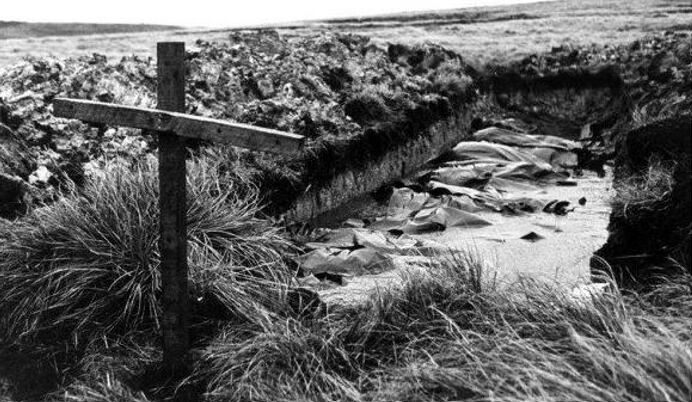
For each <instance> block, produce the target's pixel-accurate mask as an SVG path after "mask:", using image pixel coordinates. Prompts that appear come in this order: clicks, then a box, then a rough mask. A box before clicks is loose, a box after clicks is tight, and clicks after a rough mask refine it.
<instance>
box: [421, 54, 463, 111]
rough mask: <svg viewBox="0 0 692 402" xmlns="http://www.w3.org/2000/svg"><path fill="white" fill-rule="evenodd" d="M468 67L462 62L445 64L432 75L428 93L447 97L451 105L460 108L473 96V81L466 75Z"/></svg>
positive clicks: (454, 60) (450, 61)
mask: <svg viewBox="0 0 692 402" xmlns="http://www.w3.org/2000/svg"><path fill="white" fill-rule="evenodd" d="M465 70H466V67H465V66H464V65H463V63H462V62H461V61H460V60H457V59H452V60H448V61H445V62H443V63H442V64H441V65H440V66H439V67H438V68H437V69H436V70H434V72H433V73H432V74H431V75H430V77H429V79H430V82H431V83H430V86H429V89H428V92H430V93H434V94H439V95H442V96H445V97H447V99H449V101H450V103H451V104H452V105H455V106H460V105H461V104H462V103H463V102H465V101H466V100H468V99H470V98H471V96H472V94H473V89H474V85H473V79H472V78H471V77H469V76H468V75H467V74H466V73H465Z"/></svg>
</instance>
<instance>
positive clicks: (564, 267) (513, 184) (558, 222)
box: [303, 132, 614, 303]
mask: <svg viewBox="0 0 692 402" xmlns="http://www.w3.org/2000/svg"><path fill="white" fill-rule="evenodd" d="M479 133H480V132H479ZM507 133H508V132H502V133H500V134H503V135H504V134H507ZM525 138H529V136H526V137H524V134H523V133H522V134H521V135H519V136H517V133H514V134H511V135H509V136H508V137H506V138H505V137H503V138H502V139H501V140H502V141H504V143H505V144H507V143H508V142H513V141H515V142H516V141H517V140H521V141H524V140H525ZM540 140H541V141H543V142H542V144H544V145H545V141H546V140H548V141H551V140H552V138H547V139H546V138H540ZM465 144H466V145H465V146H459V147H458V149H457V148H455V149H456V150H457V151H459V150H462V149H472V150H473V152H471V154H472V155H473V156H478V158H479V159H478V160H479V162H476V161H475V160H474V161H471V163H469V161H467V160H464V158H466V156H468V155H467V154H463V153H460V152H457V154H458V155H457V156H458V157H459V158H458V159H457V160H458V161H461V162H453V163H457V164H458V163H461V164H462V165H464V166H463V167H461V168H460V169H459V170H457V171H455V172H453V173H454V174H453V175H448V177H447V180H448V181H447V183H445V184H452V183H457V181H458V180H461V181H460V182H461V183H464V180H465V179H463V177H465V176H464V175H468V174H469V173H471V174H477V173H478V174H481V173H482V174H485V176H484V177H490V176H492V177H493V178H492V179H490V181H489V182H488V183H493V180H497V184H496V185H495V187H497V188H501V187H504V188H505V189H507V188H509V190H507V191H506V192H504V191H499V192H498V191H495V190H496V188H493V186H490V185H489V184H488V185H486V186H485V190H482V194H478V193H477V192H475V191H476V190H468V189H469V188H472V186H471V185H470V184H468V185H469V187H464V185H463V184H462V185H459V186H457V187H455V186H452V187H450V188H452V192H453V193H452V194H449V195H439V194H437V195H431V193H433V192H434V189H433V188H434V187H435V186H437V184H435V183H438V182H436V180H443V178H442V175H438V176H435V175H434V174H433V176H432V177H433V179H431V180H430V181H429V182H427V184H424V185H423V188H422V189H418V190H416V191H412V190H411V189H410V188H408V187H407V188H405V189H404V190H403V191H402V190H394V192H395V194H394V195H393V196H392V198H391V199H390V202H389V206H388V207H386V208H381V209H382V211H381V212H385V211H386V212H385V215H386V216H385V217H384V218H381V219H380V220H379V221H378V222H379V223H378V222H371V224H370V225H368V226H369V227H366V228H351V229H340V230H337V231H332V232H331V233H332V235H331V237H329V236H328V237H327V239H326V240H325V239H324V238H323V239H322V240H320V241H322V242H323V243H320V241H318V242H316V243H312V246H311V247H313V248H314V249H315V250H316V251H313V252H312V254H308V256H311V257H310V258H309V259H308V260H307V261H306V262H305V263H304V267H305V268H306V269H307V271H309V272H312V273H313V274H315V275H316V276H310V277H309V278H305V280H304V281H303V284H305V285H308V286H312V287H314V288H316V289H317V290H318V291H319V293H320V295H321V297H322V298H323V299H324V300H325V301H327V302H328V303H329V302H332V303H334V302H339V303H343V302H354V301H358V300H360V299H362V297H364V296H365V295H367V294H369V293H371V292H372V291H373V290H376V289H378V288H380V289H382V288H386V287H392V286H396V285H397V284H400V283H402V278H403V275H405V274H406V272H409V271H410V270H426V265H427V266H429V264H430V261H431V260H433V261H434V260H435V259H436V258H444V255H445V253H446V255H449V250H460V251H462V252H465V253H467V254H468V255H470V256H471V257H472V258H473V259H475V260H477V261H480V262H481V263H482V265H483V267H484V280H485V281H487V282H492V283H494V284H496V285H497V286H500V287H502V286H506V285H507V284H511V283H515V282H516V281H517V279H518V278H520V277H528V278H531V279H535V280H540V281H549V282H553V283H559V284H560V285H564V286H566V287H568V288H574V287H577V286H580V285H584V284H586V283H588V282H589V280H590V272H589V261H590V259H591V257H592V255H593V253H594V251H596V250H597V249H599V248H600V247H601V246H602V245H603V244H604V243H605V242H606V239H607V236H608V231H607V226H608V221H609V215H610V201H611V198H612V197H613V195H614V192H613V190H612V175H611V172H609V171H606V175H605V177H598V176H597V175H596V174H595V173H593V172H588V171H587V172H584V173H583V174H581V175H578V176H574V175H573V177H570V178H569V179H568V180H549V181H542V180H536V181H532V180H526V173H527V172H534V171H536V167H537V166H540V167H541V169H544V171H543V172H542V173H541V174H540V175H536V177H546V176H545V174H546V170H545V169H548V170H547V171H548V172H549V173H550V174H553V173H554V174H556V175H557V174H558V173H557V172H565V170H564V169H563V168H562V166H560V167H555V165H553V167H551V165H550V163H549V164H547V165H545V163H544V160H543V159H540V158H539V159H540V160H534V159H531V161H535V165H533V164H527V163H525V162H524V161H522V162H521V163H518V164H513V163H514V162H510V163H507V162H505V161H504V160H502V161H501V162H499V164H498V161H497V160H493V161H492V162H491V165H490V166H491V167H492V169H494V170H492V171H493V173H492V174H490V173H487V170H488V168H487V167H484V166H487V165H485V164H487V160H488V159H487V157H488V154H487V153H484V152H485V147H486V145H487V144H491V143H488V142H483V143H476V144H481V145H482V147H481V148H483V150H484V152H483V153H480V154H479V153H478V152H477V148H478V147H475V146H472V145H473V143H468V142H467V143H465ZM492 144H493V145H492V146H491V147H493V148H492V149H491V151H496V150H497V151H500V153H502V155H501V156H507V155H508V157H510V158H514V157H521V158H529V159H530V158H532V156H531V154H530V153H531V152H533V154H535V155H539V156H541V157H542V156H543V155H545V150H546V149H547V150H549V151H550V152H552V153H553V155H555V152H554V151H555V149H554V148H535V147H534V148H531V147H525V146H524V147H522V146H512V147H511V151H512V152H514V151H517V152H520V153H521V155H518V156H517V155H513V154H512V155H509V154H508V151H510V149H508V148H507V147H506V146H505V145H497V143H492ZM568 145H569V144H568ZM560 146H562V145H560ZM570 146H571V145H570ZM503 147H504V148H503ZM537 149H538V150H539V152H536V150H537ZM567 154H570V152H569V151H564V152H563V151H560V152H558V154H557V155H558V156H562V155H567ZM493 157H494V156H493ZM547 160H555V159H554V156H553V157H549V158H548V159H547ZM532 163H533V162H532ZM495 164H497V166H500V168H499V169H498V168H496V165H495ZM447 166H449V163H447ZM508 166H519V167H520V168H521V169H519V170H516V169H509V170H508V169H507V167H508ZM546 166H547V167H546ZM445 169H449V168H442V169H441V170H440V168H438V169H437V170H433V171H432V172H440V171H445ZM452 169H456V168H452ZM553 169H554V171H553ZM508 171H509V172H510V174H515V173H517V172H518V176H503V175H506V174H507V172H508ZM447 172H449V170H447ZM479 172H481V173H479ZM561 174H562V173H561ZM435 177H437V178H435ZM460 177H461V178H462V179H459V178H460ZM507 177H509V178H507ZM404 181H405V180H404ZM414 181H415V180H414ZM466 183H471V182H466ZM438 184H439V183H438ZM414 187H415V186H414ZM426 189H427V190H426ZM467 190H468V191H470V192H471V196H469V195H468V194H465V193H466V191H467ZM488 190H489V192H488ZM397 191H400V193H399V195H398V196H397V194H396V193H397ZM426 197H427V198H426ZM421 199H422V200H423V201H421ZM450 200H451V202H450ZM514 200H530V204H531V205H533V203H536V204H537V205H539V206H538V207H537V208H536V207H535V206H534V208H530V209H531V212H525V211H523V210H519V208H517V207H516V203H514ZM553 200H558V201H562V202H563V203H565V201H568V202H569V205H568V207H567V208H566V211H565V210H563V211H561V212H560V213H556V212H555V211H551V210H548V209H546V208H544V206H545V205H550V202H551V201H553ZM440 202H442V204H440ZM395 204H396V205H395ZM411 204H414V205H415V206H414V207H411ZM565 204H566V203H565ZM393 205H395V208H393ZM401 205H404V207H403V208H401ZM430 205H432V207H430ZM507 205H510V206H511V208H509V209H510V210H509V211H507V208H506V207H507ZM478 206H482V208H478ZM521 206H522V207H523V206H525V204H524V203H521ZM498 207H499V208H498ZM407 208H413V209H412V211H413V212H411V210H409V209H407ZM374 209H375V214H377V208H374ZM442 210H443V211H444V212H443V213H441V214H440V213H439V211H442ZM401 211H403V213H401ZM429 211H435V212H434V213H430V212H429ZM448 211H452V213H451V214H448V213H447V212H448ZM546 211H547V212H546ZM565 212H566V213H565ZM372 213H373V211H372V210H363V211H361V213H360V214H355V215H354V216H353V218H354V219H352V220H351V224H352V225H353V224H354V222H355V223H356V226H357V222H360V218H365V219H363V220H365V221H366V222H367V218H371V217H372ZM397 214H398V215H397ZM392 216H407V217H409V218H408V220H406V221H405V223H403V224H400V223H398V221H397V219H395V218H392ZM414 216H415V217H421V216H423V218H424V219H417V218H416V219H414V218H412V217H414ZM431 216H433V217H434V218H432V219H431V218H430V217H431ZM440 216H442V218H440ZM450 216H451V217H452V219H450ZM439 219H442V222H443V223H444V224H446V225H442V226H445V227H442V228H441V229H440V230H427V229H426V230H421V231H419V230H410V229H411V228H413V229H417V228H419V227H420V226H417V225H420V224H422V225H424V226H425V227H426V228H427V227H429V226H430V224H431V222H430V221H431V220H433V221H435V222H432V223H436V222H437V221H436V220H439ZM389 221H394V222H395V223H394V224H382V223H383V222H384V223H387V222H389ZM459 221H461V222H462V223H461V224H460V223H459ZM465 222H469V224H466V223H465ZM433 228H434V225H433ZM402 232H403V233H402ZM335 233H336V235H335ZM423 250H424V251H423ZM419 251H420V252H419ZM440 256H443V257H440ZM384 260H386V263H382V262H383V261H384ZM325 273H328V274H329V275H328V276H329V277H330V278H332V279H333V278H334V277H338V281H336V282H339V283H338V284H336V283H335V282H334V281H333V280H325V279H324V274H325ZM320 274H322V275H321V276H320ZM402 274H403V275H402ZM316 277H319V278H320V279H321V280H320V281H318V280H317V279H316Z"/></svg>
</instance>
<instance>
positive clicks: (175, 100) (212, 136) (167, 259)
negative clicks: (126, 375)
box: [53, 42, 303, 371]
mask: <svg viewBox="0 0 692 402" xmlns="http://www.w3.org/2000/svg"><path fill="white" fill-rule="evenodd" d="M157 75H158V88H157V96H158V109H143V108H137V107H131V106H123V105H116V104H110V103H101V102H92V101H86V100H76V99H64V98H59V99H55V101H54V102H53V111H54V114H55V115H56V116H58V117H67V118H73V119H79V120H82V121H85V122H90V123H101V124H106V125H111V126H125V127H133V128H139V129H144V130H150V131H154V132H156V133H158V134H159V190H160V192H159V205H160V209H161V214H160V216H161V226H160V231H161V232H160V234H161V237H160V242H159V249H160V253H161V276H162V287H163V303H162V304H163V319H162V324H161V326H162V330H163V347H164V350H163V353H164V354H163V360H164V365H165V366H166V367H168V368H170V369H172V370H174V371H178V370H182V369H184V368H185V365H186V364H185V355H186V353H187V350H188V347H189V340H188V332H187V331H188V330H187V324H188V322H187V321H188V317H187V315H188V305H187V229H186V222H185V219H186V200H185V145H184V138H180V137H188V138H198V139H203V140H208V141H215V142H222V143H226V144H231V145H234V146H237V147H242V148H248V149H252V150H257V151H267V152H274V153H283V154H292V153H296V152H298V151H299V150H300V148H301V147H302V144H303V137H302V136H299V135H295V134H289V133H284V132H281V131H277V130H270V129H266V128H261V127H253V126H249V125H245V124H238V123H230V122H226V121H221V120H215V119H209V118H204V117H198V116H192V115H187V114H183V113H181V112H184V111H185V45H184V43H182V42H162V43H158V46H157Z"/></svg>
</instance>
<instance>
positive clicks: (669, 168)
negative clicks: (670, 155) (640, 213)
mask: <svg viewBox="0 0 692 402" xmlns="http://www.w3.org/2000/svg"><path fill="white" fill-rule="evenodd" d="M675 170H676V166H675V162H662V161H660V160H657V159H656V158H652V159H651V160H650V161H649V164H648V167H647V169H646V171H644V172H641V173H639V174H635V175H632V176H630V177H628V178H626V179H623V180H620V181H619V182H618V183H617V191H618V197H617V200H616V206H619V205H621V206H622V207H623V208H624V209H625V210H626V209H627V208H628V207H636V208H644V209H646V208H653V207H654V206H655V205H656V204H659V203H661V202H662V201H664V200H665V199H666V197H667V196H669V195H670V194H671V192H672V191H673V187H674V186H675Z"/></svg>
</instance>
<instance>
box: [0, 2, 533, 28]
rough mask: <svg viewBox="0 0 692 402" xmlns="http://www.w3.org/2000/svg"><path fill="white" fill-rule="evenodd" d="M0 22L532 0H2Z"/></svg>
mask: <svg viewBox="0 0 692 402" xmlns="http://www.w3.org/2000/svg"><path fill="white" fill-rule="evenodd" d="M0 1H2V3H4V4H2V5H1V6H0V20H4V21H32V22H103V23H152V24H170V25H182V26H207V27H226V26H239V25H256V24H267V23H276V22H290V21H298V20H308V19H322V18H333V17H349V16H363V15H373V14H382V13H390V12H398V11H414V10H434V9H447V8H457V7H473V6H486V5H499V4H508V3H530V2H532V1H535V0H336V1H334V0H322V1H320V0H285V1H281V0H225V1H224V0H0Z"/></svg>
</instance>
